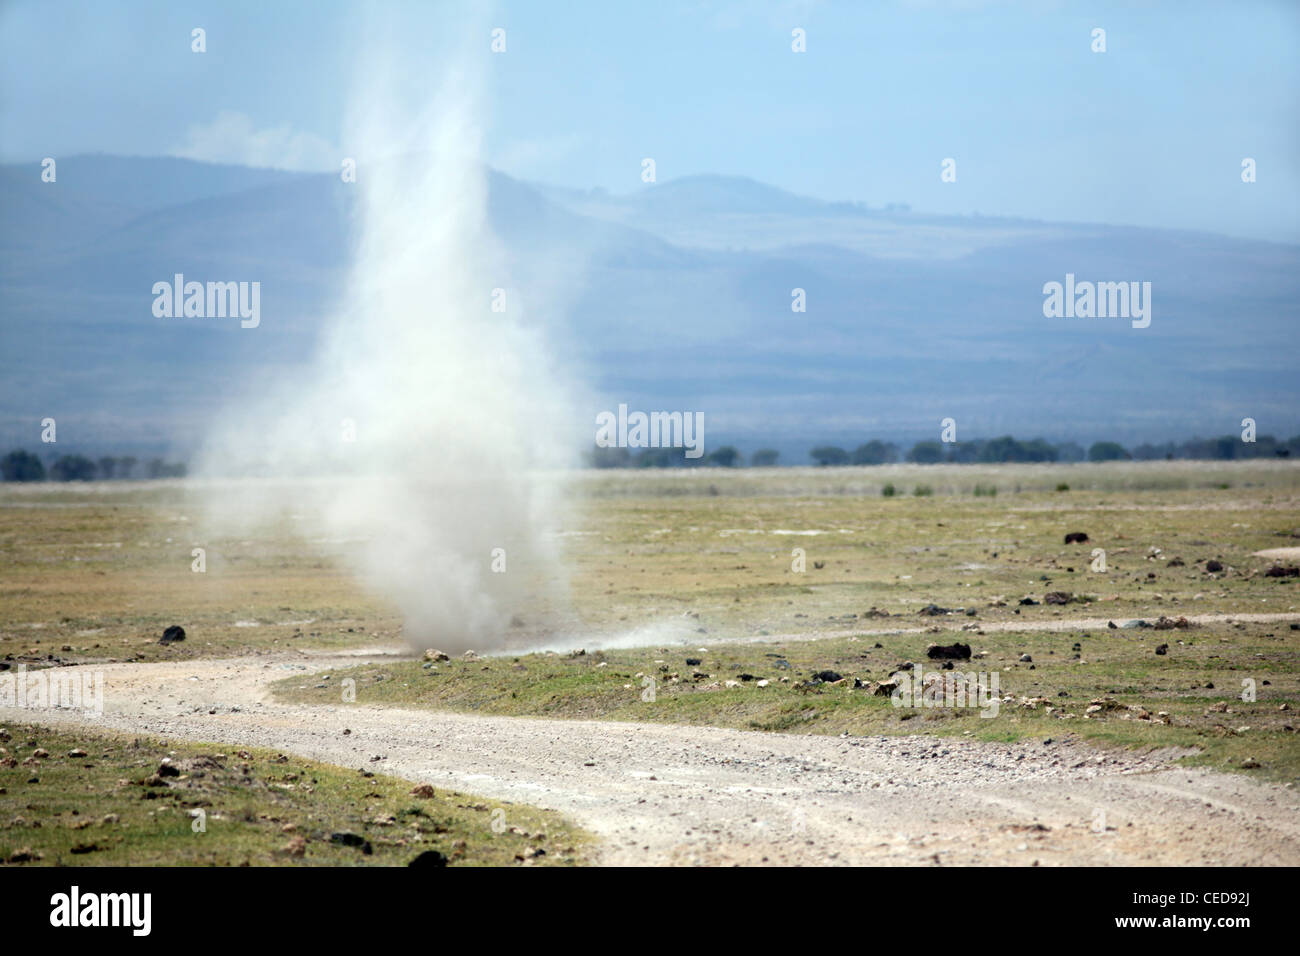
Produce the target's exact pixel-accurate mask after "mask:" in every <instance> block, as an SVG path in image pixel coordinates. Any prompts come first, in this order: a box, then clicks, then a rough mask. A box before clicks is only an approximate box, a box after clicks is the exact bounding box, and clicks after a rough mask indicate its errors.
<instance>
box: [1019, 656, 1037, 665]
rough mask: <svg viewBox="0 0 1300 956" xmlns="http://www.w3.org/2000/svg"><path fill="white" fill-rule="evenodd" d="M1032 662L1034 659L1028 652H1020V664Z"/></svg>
mask: <svg viewBox="0 0 1300 956" xmlns="http://www.w3.org/2000/svg"><path fill="white" fill-rule="evenodd" d="M1033 662H1034V659H1033V658H1032V657H1030V656H1029V655H1028V654H1021V655H1020V663H1022V664H1032V663H1033Z"/></svg>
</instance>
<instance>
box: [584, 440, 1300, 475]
mask: <svg viewBox="0 0 1300 956" xmlns="http://www.w3.org/2000/svg"><path fill="white" fill-rule="evenodd" d="M1290 456H1295V457H1297V458H1300V435H1296V436H1295V437H1293V438H1290V439H1288V440H1286V441H1282V440H1280V439H1277V438H1275V437H1273V436H1272V435H1260V436H1258V438H1257V439H1256V440H1255V441H1253V442H1246V441H1242V440H1241V437H1240V436H1238V435H1223V436H1221V437H1219V438H1193V439H1191V440H1190V441H1185V442H1182V443H1174V442H1166V443H1165V444H1162V445H1151V444H1143V445H1137V446H1135V447H1133V448H1131V449H1129V448H1125V447H1124V446H1123V445H1121V444H1120V443H1119V442H1113V441H1099V442H1093V443H1092V444H1091V445H1090V446H1088V447H1087V448H1084V447H1083V446H1082V445H1079V444H1077V443H1075V442H1072V441H1067V442H1062V443H1061V444H1056V445H1053V444H1052V443H1050V442H1048V441H1046V440H1044V439H1042V438H1032V439H1029V440H1028V441H1022V440H1021V439H1018V438H1014V437H1012V436H1011V435H1003V436H1001V437H1000V438H977V439H975V440H973V441H963V442H939V441H919V442H917V443H916V444H914V445H912V446H911V447H910V448H908V449H907V450H906V451H904V450H903V449H902V448H901V447H900V446H898V445H896V444H894V443H893V442H885V441H880V440H872V441H869V442H866V443H865V444H862V445H859V446H857V447H856V448H854V449H853V450H852V451H850V450H848V449H846V448H840V447H838V446H836V445H818V446H817V447H816V448H813V449H812V450H811V451H809V453H808V457H809V459H810V460H811V461H812V463H813V464H815V465H819V466H824V467H834V466H837V465H886V464H890V463H893V462H900V461H906V462H912V463H915V464H921V465H927V464H940V463H948V464H997V463H1004V462H1076V461H1151V460H1154V459H1169V460H1173V459H1195V460H1202V461H1205V460H1209V461H1223V460H1228V459H1245V458H1286V457H1290ZM780 457H781V456H780V453H779V452H777V451H775V450H774V449H771V448H763V449H759V450H758V451H756V452H754V453H753V454H751V455H750V456H749V462H748V464H749V466H750V467H751V468H770V467H772V466H774V465H777V464H778V463H779V460H780ZM587 464H588V465H590V466H591V467H593V468H690V467H701V466H704V467H715V468H716V467H722V468H737V467H743V466H744V465H745V464H746V462H745V456H744V455H742V454H741V453H740V452H739V451H738V450H737V449H735V448H733V447H732V446H730V445H724V446H723V447H721V448H718V449H716V450H715V451H712V452H710V453H709V454H707V455H704V456H702V457H700V458H693V459H692V458H687V457H686V450H685V449H684V448H646V449H642V450H640V451H637V452H635V453H634V452H633V451H632V450H630V449H627V448H593V449H592V451H591V452H590V453H589V454H588V456H587Z"/></svg>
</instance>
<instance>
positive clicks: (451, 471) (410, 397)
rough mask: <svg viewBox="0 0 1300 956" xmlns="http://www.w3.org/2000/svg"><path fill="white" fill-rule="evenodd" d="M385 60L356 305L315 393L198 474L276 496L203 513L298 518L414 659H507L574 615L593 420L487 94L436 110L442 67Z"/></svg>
mask: <svg viewBox="0 0 1300 956" xmlns="http://www.w3.org/2000/svg"><path fill="white" fill-rule="evenodd" d="M369 42H370V45H371V48H372V50H375V52H374V53H373V54H372V55H370V56H368V57H366V58H365V60H364V62H365V63H366V64H367V66H365V67H364V68H361V69H359V70H358V75H359V76H361V77H363V80H362V81H360V82H359V83H358V84H357V96H356V99H355V102H354V103H353V107H352V110H351V116H352V120H351V122H350V123H349V127H350V133H349V136H348V142H347V144H345V146H344V150H345V152H344V155H345V156H349V155H354V156H355V158H356V160H357V181H356V183H355V184H352V185H349V186H346V187H344V188H351V189H356V190H358V191H359V197H360V200H361V202H360V204H359V205H360V210H361V212H360V221H359V222H358V223H357V224H356V230H355V232H354V235H356V236H357V237H358V244H357V247H356V250H355V254H354V256H353V260H352V266H351V269H350V273H349V277H348V282H347V291H346V295H345V297H344V299H343V301H341V302H339V304H338V308H337V309H336V310H333V311H331V312H330V313H329V314H327V315H322V316H321V321H322V323H323V324H324V326H325V329H324V334H323V336H322V346H321V348H320V350H319V353H318V354H317V355H316V356H315V357H314V359H313V360H312V361H311V363H310V366H309V368H308V369H307V370H306V372H305V373H304V374H303V375H302V376H301V377H298V378H296V379H294V380H293V381H290V382H285V383H281V384H279V385H277V386H276V387H275V389H274V392H273V393H272V394H261V395H258V396H255V397H248V398H246V399H245V400H244V401H242V402H240V403H239V404H238V405H236V406H234V407H232V408H230V409H229V410H228V412H226V413H225V414H223V415H222V416H220V424H219V426H218V427H217V428H216V430H215V431H214V433H213V434H212V435H211V436H210V438H209V440H208V441H207V443H206V447H205V449H204V453H203V454H202V455H201V457H200V467H199V473H200V474H201V475H208V476H214V475H218V474H225V475H229V474H231V473H237V474H239V473H242V474H256V475H260V476H263V478H262V479H261V480H257V481H252V482H240V483H236V484H235V485H231V484H230V483H205V484H203V485H202V486H201V487H205V488H207V489H208V490H207V491H205V492H204V495H205V502H204V503H205V505H206V508H205V513H206V515H207V520H208V521H209V522H211V524H210V528H211V529H212V530H214V531H218V532H232V531H235V530H236V529H239V528H245V529H247V528H249V527H251V526H256V525H258V524H260V523H265V522H269V521H272V520H276V519H278V518H279V517H280V516H281V515H283V514H289V515H291V516H292V517H293V520H294V521H295V522H296V525H297V527H298V530H299V532H300V533H301V535H302V537H303V539H304V542H306V541H311V540H316V541H321V540H328V541H330V542H333V543H334V545H340V544H341V545H342V555H343V558H344V560H346V561H347V562H348V564H349V565H350V566H351V567H352V568H353V570H354V571H355V572H356V574H357V575H358V576H359V578H360V579H361V580H362V581H363V582H364V583H365V584H366V585H367V586H368V588H370V589H371V590H372V591H373V592H375V593H376V594H378V595H379V596H381V597H383V598H385V599H387V600H388V601H390V602H391V603H392V604H393V605H394V606H395V607H396V608H397V609H398V610H399V611H400V613H401V614H402V616H403V617H404V620H405V635H406V638H407V640H408V642H409V643H410V644H411V645H413V646H414V647H415V648H417V649H418V648H425V647H439V648H441V649H443V650H447V651H449V652H457V651H461V650H464V649H468V648H473V649H475V650H480V651H484V650H491V649H493V647H495V646H499V645H500V644H501V643H502V641H503V640H504V638H505V636H506V635H507V634H508V633H509V631H510V628H511V620H512V618H516V617H521V618H524V619H526V620H527V621H528V623H529V625H530V626H536V625H537V623H538V615H539V614H541V613H542V609H543V608H554V607H558V606H559V605H560V604H562V597H563V575H562V573H561V570H562V563H561V562H560V560H559V555H558V553H557V552H556V550H555V546H556V545H557V544H558V542H559V540H560V539H557V538H556V537H554V536H553V534H552V532H553V531H554V530H556V529H557V528H558V526H559V519H558V515H557V512H556V505H557V502H558V497H559V496H558V494H557V488H556V481H557V480H558V479H557V477H556V476H557V470H558V469H561V468H563V467H564V466H565V465H567V464H568V463H569V462H567V461H566V456H567V454H568V450H569V449H572V448H573V447H575V446H574V444H573V442H572V440H571V435H570V434H566V431H571V430H572V429H573V428H574V427H576V418H575V415H574V414H573V412H572V410H571V408H572V403H571V402H570V401H569V400H568V398H567V397H566V395H565V394H564V389H563V388H562V387H561V385H560V382H561V380H562V378H561V375H560V373H559V372H558V370H557V369H556V368H555V367H554V366H553V365H552V364H551V361H550V359H549V358H548V356H549V355H550V350H549V348H548V343H547V335H546V334H545V333H544V332H543V330H542V326H543V324H544V319H543V317H544V315H545V314H546V308H547V307H546V305H545V304H544V303H541V302H540V301H538V299H537V296H536V295H535V294H521V292H520V289H519V287H518V286H515V285H514V284H513V283H512V275H511V266H510V263H509V262H508V261H507V257H506V256H505V255H504V252H503V248H502V247H501V246H500V245H499V244H498V243H497V241H496V240H495V238H494V236H493V235H492V232H491V230H490V228H489V225H488V220H487V215H486V195H487V193H486V179H485V169H484V166H483V164H482V162H481V158H480V156H479V151H478V147H479V142H480V135H481V130H480V128H479V125H478V123H479V119H478V118H479V117H481V116H482V115H483V113H482V104H483V100H484V97H483V95H482V94H481V89H480V87H481V83H480V78H479V77H478V76H477V75H476V74H475V73H474V72H473V71H469V70H466V69H463V68H451V69H448V70H447V72H446V74H445V77H444V80H443V87H442V90H441V92H440V93H437V94H435V95H430V94H428V93H426V92H425V91H424V90H423V89H421V88H420V84H419V83H418V82H417V81H415V80H414V79H413V78H414V77H418V76H420V75H421V72H424V73H427V70H428V67H427V65H425V66H423V67H420V68H419V69H414V68H413V66H412V65H411V64H401V63H400V62H399V61H398V59H397V58H396V57H395V56H394V55H392V52H391V50H390V49H383V48H382V44H380V45H379V46H376V41H375V40H373V39H372V40H371V41H369ZM404 84H405V86H404ZM349 146H352V147H355V153H350V152H348V147H349ZM494 289H504V290H505V305H506V308H505V311H504V312H501V311H493V310H492V302H493V290H494ZM556 292H557V290H556V289H554V288H551V289H548V290H547V295H548V297H549V298H550V299H552V300H556V299H558V298H559V297H558V296H557V295H556ZM525 300H528V301H527V302H526V301H525ZM263 321H264V322H273V321H274V316H273V315H271V314H269V313H266V312H265V311H264V319H263ZM245 334H254V335H255V334H257V332H256V331H250V332H246V333H245ZM303 476H328V477H324V478H321V479H318V480H307V481H303V480H301V478H302V477H303ZM267 478H269V479H271V480H266V479H267ZM304 546H307V545H306V544H305V545H304ZM496 549H500V550H496ZM331 550H333V548H332V549H331ZM502 567H504V571H501V570H500V569H501V568H502ZM494 568H496V569H497V570H494ZM516 623H517V622H516ZM515 642H516V643H517V637H516V641H515Z"/></svg>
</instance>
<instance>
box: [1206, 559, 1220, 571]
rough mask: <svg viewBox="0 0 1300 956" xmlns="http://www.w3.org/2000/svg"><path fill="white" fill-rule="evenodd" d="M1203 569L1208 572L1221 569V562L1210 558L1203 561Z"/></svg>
mask: <svg viewBox="0 0 1300 956" xmlns="http://www.w3.org/2000/svg"><path fill="white" fill-rule="evenodd" d="M1205 570H1207V571H1210V572H1215V571H1222V570H1223V564H1222V562H1219V561H1215V560H1214V559H1213V558H1211V559H1210V560H1209V561H1206V562H1205Z"/></svg>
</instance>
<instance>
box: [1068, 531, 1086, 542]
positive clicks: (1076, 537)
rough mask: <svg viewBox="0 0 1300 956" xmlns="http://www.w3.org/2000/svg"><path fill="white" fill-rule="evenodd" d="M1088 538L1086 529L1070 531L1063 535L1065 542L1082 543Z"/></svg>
mask: <svg viewBox="0 0 1300 956" xmlns="http://www.w3.org/2000/svg"><path fill="white" fill-rule="evenodd" d="M1087 540H1088V534H1087V532H1086V531H1071V532H1070V533H1069V534H1067V535H1066V536H1065V543H1066V544H1084V543H1086V542H1087Z"/></svg>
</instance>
